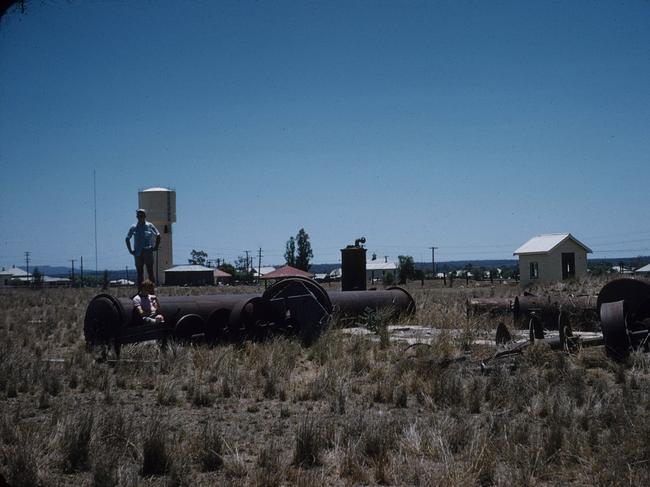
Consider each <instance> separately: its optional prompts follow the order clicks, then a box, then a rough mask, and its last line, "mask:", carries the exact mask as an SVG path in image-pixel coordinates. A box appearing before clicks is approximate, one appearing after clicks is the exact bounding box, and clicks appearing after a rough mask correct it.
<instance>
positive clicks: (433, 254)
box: [429, 247, 438, 279]
mask: <svg viewBox="0 0 650 487" xmlns="http://www.w3.org/2000/svg"><path fill="white" fill-rule="evenodd" d="M429 248H430V249H431V272H432V273H433V274H432V277H433V279H435V278H436V249H437V248H438V247H429Z"/></svg>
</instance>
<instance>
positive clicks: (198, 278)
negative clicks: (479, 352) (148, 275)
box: [165, 270, 214, 286]
mask: <svg viewBox="0 0 650 487" xmlns="http://www.w3.org/2000/svg"><path fill="white" fill-rule="evenodd" d="M165 285H167V286H185V285H188V286H205V285H214V273H213V272H212V271H210V270H208V271H187V272H183V271H175V272H170V271H168V272H165Z"/></svg>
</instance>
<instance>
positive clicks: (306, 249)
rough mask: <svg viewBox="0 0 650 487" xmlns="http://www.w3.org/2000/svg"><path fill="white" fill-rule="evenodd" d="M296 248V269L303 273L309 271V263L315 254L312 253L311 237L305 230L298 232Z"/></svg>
mask: <svg viewBox="0 0 650 487" xmlns="http://www.w3.org/2000/svg"><path fill="white" fill-rule="evenodd" d="M296 247H297V252H298V254H297V255H296V267H297V268H298V269H301V270H303V271H308V270H309V268H310V267H311V266H310V264H309V261H310V260H311V259H312V257H314V253H313V252H312V251H311V244H310V243H309V235H308V234H307V232H305V229H304V228H301V229H300V230H298V235H296Z"/></svg>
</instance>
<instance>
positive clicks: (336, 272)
mask: <svg viewBox="0 0 650 487" xmlns="http://www.w3.org/2000/svg"><path fill="white" fill-rule="evenodd" d="M342 275H343V269H341V268H340V267H338V268H336V269H333V270H331V271H330V273H329V274H328V275H327V278H328V279H329V280H330V281H340V280H341V276H342Z"/></svg>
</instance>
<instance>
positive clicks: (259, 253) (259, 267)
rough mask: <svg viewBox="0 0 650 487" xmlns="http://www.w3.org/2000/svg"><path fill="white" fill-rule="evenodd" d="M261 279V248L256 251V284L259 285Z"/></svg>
mask: <svg viewBox="0 0 650 487" xmlns="http://www.w3.org/2000/svg"><path fill="white" fill-rule="evenodd" d="M261 278H262V247H260V248H259V250H258V251H257V283H258V284H259V283H260V279H261Z"/></svg>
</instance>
